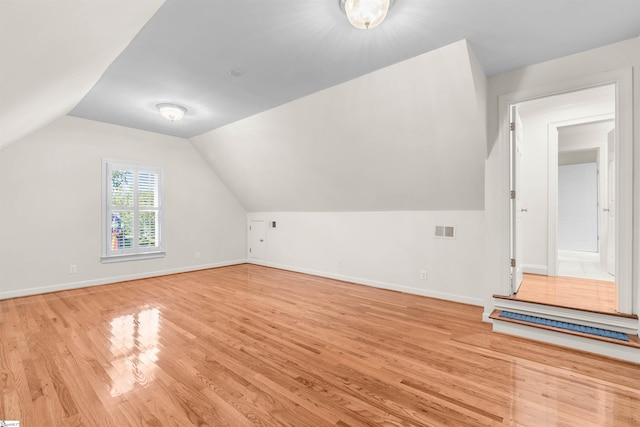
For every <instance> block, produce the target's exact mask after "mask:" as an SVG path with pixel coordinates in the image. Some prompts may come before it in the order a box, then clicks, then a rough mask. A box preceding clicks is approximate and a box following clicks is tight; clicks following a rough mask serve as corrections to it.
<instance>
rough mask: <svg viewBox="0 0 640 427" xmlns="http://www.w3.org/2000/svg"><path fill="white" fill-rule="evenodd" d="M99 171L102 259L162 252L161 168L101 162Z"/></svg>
mask: <svg viewBox="0 0 640 427" xmlns="http://www.w3.org/2000/svg"><path fill="white" fill-rule="evenodd" d="M103 171H104V174H105V190H106V191H105V197H104V199H105V210H104V214H105V217H104V221H103V224H104V236H105V239H104V245H103V247H104V249H103V260H104V259H105V258H107V259H108V258H114V259H116V258H121V259H125V258H126V259H131V258H138V257H141V255H142V256H148V255H152V254H155V255H160V256H161V255H163V254H164V253H163V252H162V205H161V182H162V172H161V169H160V168H157V167H152V166H144V165H136V164H128V163H119V162H111V161H105V162H104V163H103ZM123 257H124V258H123Z"/></svg>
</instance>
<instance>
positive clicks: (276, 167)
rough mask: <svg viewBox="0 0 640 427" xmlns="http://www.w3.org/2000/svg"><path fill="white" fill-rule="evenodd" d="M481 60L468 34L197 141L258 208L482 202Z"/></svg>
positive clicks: (436, 206) (444, 206)
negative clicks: (477, 60)
mask: <svg viewBox="0 0 640 427" xmlns="http://www.w3.org/2000/svg"><path fill="white" fill-rule="evenodd" d="M473 61H475V58H474V57H473V56H472V53H471V52H470V50H469V46H468V44H467V43H466V41H464V40H463V41H460V42H457V43H454V44H452V45H449V46H446V47H444V48H440V49H437V50H435V51H432V52H429V53H426V54H423V55H421V56H418V57H415V58H412V59H409V60H407V61H404V62H401V63H398V64H395V65H392V66H390V67H387V68H383V69H381V70H378V71H375V72H373V73H370V74H367V75H365V76H362V77H360V78H357V79H354V80H351V81H349V82H346V83H343V84H341V85H338V86H335V87H332V88H329V89H326V90H324V91H321V92H318V93H315V94H313V95H310V96H307V97H305V98H302V99H299V100H296V101H294V102H291V103H289V104H285V105H283V106H280V107H276V108H274V109H271V110H269V111H266V112H263V113H260V114H257V115H255V116H253V117H249V118H247V119H244V120H240V121H238V122H235V123H232V124H230V125H227V126H224V127H222V128H219V129H216V130H214V131H211V132H208V133H206V134H204V135H200V136H197V137H194V138H192V139H191V141H192V144H193V145H194V146H195V147H196V149H197V150H198V151H200V153H201V154H202V155H203V156H204V158H205V159H206V160H207V162H208V163H209V164H210V165H211V166H212V167H213V169H214V170H215V171H217V173H218V174H219V176H220V177H221V178H222V180H223V181H224V182H225V183H226V184H227V186H228V187H229V188H230V189H231V191H232V192H233V193H234V194H235V195H236V197H238V199H239V200H240V202H241V203H242V204H243V205H244V207H245V209H247V210H248V211H251V212H257V211H327V210H328V211H361V210H366V211H375V210H454V209H482V208H483V206H484V154H485V141H486V138H485V136H484V126H483V122H484V120H482V117H484V115H483V112H482V111H481V108H480V107H479V105H482V103H480V102H478V94H480V95H482V93H483V92H484V89H483V88H482V87H481V88H479V89H478V90H477V88H476V85H477V84H480V85H483V84H484V83H485V82H486V77H485V76H484V73H483V72H482V70H481V68H480V67H479V66H477V64H475V65H472V62H473ZM474 72H479V73H480V75H474Z"/></svg>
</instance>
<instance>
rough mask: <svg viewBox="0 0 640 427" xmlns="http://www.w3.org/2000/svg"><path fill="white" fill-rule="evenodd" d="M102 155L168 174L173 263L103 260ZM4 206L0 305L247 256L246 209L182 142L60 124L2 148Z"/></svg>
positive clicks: (66, 121)
mask: <svg viewBox="0 0 640 427" xmlns="http://www.w3.org/2000/svg"><path fill="white" fill-rule="evenodd" d="M103 158H108V159H112V160H122V161H126V162H129V161H130V162H138V163H145V164H152V165H157V166H160V167H162V168H163V171H164V176H163V178H164V191H163V196H164V199H163V200H164V209H165V210H164V215H165V218H164V233H163V234H164V243H165V249H166V257H164V258H160V259H151V260H137V261H130V262H120V263H113V264H102V263H101V262H100V256H101V237H102V234H103V233H102V231H101V229H100V224H101V206H102V201H101V194H102V193H101V187H102V177H101V165H102V163H101V162H102V159H103ZM0 204H1V205H2V206H3V207H4V209H3V210H2V218H1V219H2V222H1V224H2V227H1V228H0V273H1V274H2V275H1V276H0V298H8V297H13V296H18V295H27V294H32V293H41V292H48V291H53V290H57V289H66V288H75V287H82V286H88V285H93V284H100V283H108V282H114V281H119V280H123V279H128V278H134V277H147V276H154V275H160V274H165V273H170V272H177V271H185V270H191V269H198V268H205V267H208V266H215V265H222V264H228V263H236V262H242V261H244V260H245V259H246V255H245V254H246V228H245V223H246V213H245V211H244V209H243V208H242V207H241V205H240V204H239V203H238V201H237V200H236V199H235V197H234V196H233V195H232V194H231V193H230V192H229V191H228V189H227V188H226V187H225V186H224V185H223V184H222V183H221V181H220V180H219V179H218V177H217V176H216V175H215V173H213V172H212V171H211V169H210V168H209V167H208V165H207V164H206V163H205V162H204V161H203V160H202V158H201V157H200V156H199V155H198V153H197V152H196V151H195V150H194V149H193V147H192V146H191V144H190V143H189V141H188V140H185V139H181V138H174V137H169V136H163V135H158V134H154V133H150V132H143V131H139V130H134V129H129V128H123V127H119V126H115V125H110V124H105V123H98V122H93V121H89V120H84V119H79V118H74V117H69V116H65V117H62V118H60V119H58V120H57V121H55V122H53V123H52V124H50V125H48V126H47V127H45V128H43V129H41V130H39V131H37V132H35V133H33V134H31V135H29V136H27V137H25V138H23V139H22V140H19V141H17V142H15V143H13V144H10V145H8V146H6V147H5V148H4V149H3V150H2V151H0ZM195 252H200V253H201V259H199V260H197V259H196V257H195ZM70 264H74V265H76V266H77V270H78V272H77V274H69V265H70Z"/></svg>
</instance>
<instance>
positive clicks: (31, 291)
mask: <svg viewBox="0 0 640 427" xmlns="http://www.w3.org/2000/svg"><path fill="white" fill-rule="evenodd" d="M246 263H247V260H246V259H238V260H230V261H221V262H216V263H211V264H201V265H194V266H190V267H179V268H171V269H167V270H158V271H148V272H145V273H137V274H127V275H124V276H113V277H104V278H100V279H93V280H85V281H81V282H70V283H60V284H57V285H49V286H41V287H38V288H27V289H19V290H14V291H7V292H0V300H3V299H9V298H19V297H25V296H29V295H39V294H46V293H49V292H56V291H66V290H70V289H79V288H86V287H91V286H99V285H108V284H112V283H118V282H124V281H127V280H137V279H147V278H150V277H158V276H167V275H169V274H176V273H186V272H189V271H198V270H207V269H210V268H218V267H227V266H230V265H238V264H246Z"/></svg>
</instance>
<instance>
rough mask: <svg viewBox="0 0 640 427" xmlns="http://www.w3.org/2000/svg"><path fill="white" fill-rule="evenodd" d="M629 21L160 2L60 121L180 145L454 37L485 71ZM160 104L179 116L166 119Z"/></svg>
mask: <svg viewBox="0 0 640 427" xmlns="http://www.w3.org/2000/svg"><path fill="white" fill-rule="evenodd" d="M639 22H640V1H638V0H615V1H605V0H529V1H525V0H397V1H396V2H395V4H394V6H393V8H392V9H391V10H390V11H389V14H388V17H387V19H386V20H385V22H384V23H383V24H382V25H380V26H379V27H376V28H374V29H372V30H367V31H364V30H358V29H355V28H353V27H352V26H351V25H350V24H349V23H348V21H347V18H346V16H345V14H344V13H342V11H341V10H340V8H339V6H338V0H167V1H166V3H165V4H164V5H163V6H162V8H161V9H160V10H159V11H158V13H157V14H156V15H155V16H154V17H153V19H151V21H150V22H149V24H148V25H146V26H145V28H144V29H143V30H142V31H141V32H140V34H139V35H138V36H137V37H136V38H135V40H134V41H133V42H132V43H131V45H130V46H129V47H128V48H127V49H126V50H125V51H124V52H123V54H122V55H120V56H119V57H118V58H117V60H116V61H114V63H113V64H112V65H111V66H110V67H109V69H108V70H107V72H106V73H105V74H104V76H103V77H102V78H101V79H100V81H99V82H98V83H97V84H96V85H95V86H94V88H93V89H92V90H91V92H89V93H88V94H87V96H86V97H85V98H84V99H83V100H82V102H80V103H79V105H78V106H77V107H76V108H74V110H73V111H72V113H71V114H72V115H74V116H78V117H83V118H87V119H91V120H98V121H103V122H108V123H114V124H118V125H121V126H127V127H134V128H138V129H144V130H149V131H152V132H157V133H165V134H168V135H173V136H179V137H184V138H189V137H192V136H195V135H200V134H202V133H204V132H208V131H210V130H212V129H215V128H219V127H221V126H224V125H226V124H229V123H232V122H234V121H237V120H240V119H243V118H245V117H248V116H251V115H253V114H257V113H259V112H262V111H266V110H268V109H270V108H273V107H275V106H278V105H282V104H284V103H286V102H290V101H293V100H295V99H298V98H301V97H303V96H306V95H310V94H312V93H314V92H317V91H320V90H323V89H326V88H328V87H331V86H334V85H337V84H340V83H344V82H346V81H349V80H351V79H354V78H356V77H359V76H362V75H364V74H367V73H370V72H372V71H375V70H377V69H380V68H383V67H386V66H389V65H392V64H394V63H397V62H400V61H403V60H406V59H409V58H412V57H415V56H417V55H421V54H423V53H426V52H429V51H431V50H433V49H437V48H440V47H443V46H446V45H448V44H451V43H454V42H457V41H460V40H462V39H466V40H468V41H469V43H470V44H471V46H472V47H473V50H474V52H475V53H476V55H477V58H478V62H479V63H480V64H481V66H482V68H483V69H484V70H485V73H486V74H487V75H494V74H498V73H501V72H505V71H508V70H513V69H516V68H521V67H524V66H527V65H531V64H534V63H539V62H542V61H546V60H550V59H553V58H558V57H561V56H565V55H568V54H571V53H576V52H580V51H585V50H588V49H591V48H595V47H598V46H603V45H606V44H610V43H613V42H616V41H620V40H624V39H629V38H631V37H636V36H638V35H639V34H640V27H639V24H638V23H639ZM234 74H235V75H236V76H235V77H234ZM238 74H241V75H238ZM161 102H173V103H178V104H181V105H183V106H184V107H186V108H187V109H188V110H189V111H188V113H187V115H186V117H185V118H184V119H183V120H181V121H179V122H174V123H171V122H169V121H167V120H164V119H163V118H162V117H160V115H159V113H158V110H157V109H156V105H157V104H158V103H161Z"/></svg>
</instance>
